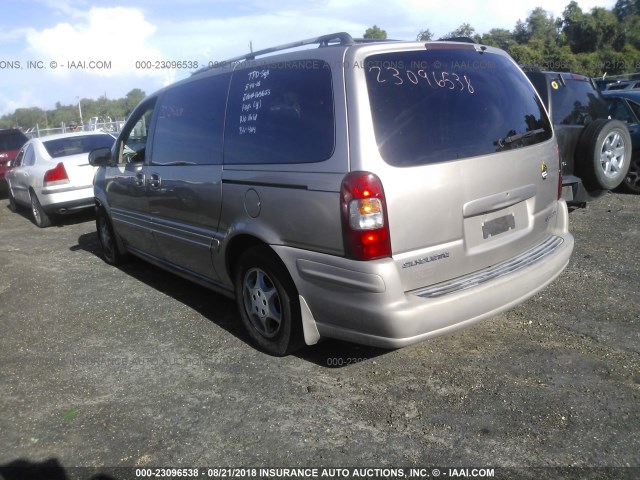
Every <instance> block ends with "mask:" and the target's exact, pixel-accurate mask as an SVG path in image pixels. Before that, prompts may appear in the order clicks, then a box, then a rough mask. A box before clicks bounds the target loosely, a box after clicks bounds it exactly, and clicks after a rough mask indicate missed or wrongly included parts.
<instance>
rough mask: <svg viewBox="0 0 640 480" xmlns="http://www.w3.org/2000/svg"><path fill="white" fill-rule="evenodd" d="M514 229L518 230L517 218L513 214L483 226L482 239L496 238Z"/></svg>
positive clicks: (495, 219)
mask: <svg viewBox="0 0 640 480" xmlns="http://www.w3.org/2000/svg"><path fill="white" fill-rule="evenodd" d="M513 228H516V218H515V217H514V216H513V213H510V214H509V215H505V216H504V217H498V218H494V219H493V220H489V221H488V222H484V223H483V224H482V238H485V239H486V238H489V237H495V236H496V235H500V234H501V233H504V232H508V231H509V230H511V229H513Z"/></svg>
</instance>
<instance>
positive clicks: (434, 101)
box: [364, 44, 552, 166]
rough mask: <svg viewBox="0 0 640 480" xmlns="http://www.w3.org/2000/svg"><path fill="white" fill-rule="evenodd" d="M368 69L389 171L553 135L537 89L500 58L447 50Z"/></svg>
mask: <svg viewBox="0 0 640 480" xmlns="http://www.w3.org/2000/svg"><path fill="white" fill-rule="evenodd" d="M364 68H365V75H366V81H367V88H368V91H369V101H370V105H371V112H372V117H373V124H374V130H375V135H376V141H377V145H378V149H379V151H380V153H381V155H382V157H383V158H384V160H385V161H386V162H387V163H389V164H391V165H395V166H412V165H423V164H429V163H435V162H443V161H447V160H456V159H461V158H468V157H474V156H479V155H486V154H490V153H495V152H501V151H505V150H511V149H514V148H522V147H526V146H529V145H532V144H535V143H538V142H542V141H545V140H548V139H550V138H551V136H552V130H551V125H550V123H549V119H548V118H547V115H546V113H545V111H544V108H543V106H542V104H541V103H540V100H539V99H538V97H537V95H536V93H535V90H534V89H533V87H532V86H531V85H530V83H529V82H528V80H527V79H526V77H525V76H524V74H523V73H522V71H521V70H520V69H519V68H518V67H517V66H516V65H514V64H513V63H512V62H511V61H510V60H509V59H507V58H505V57H504V56H502V55H497V54H492V53H488V52H484V53H479V52H477V51H476V50H475V48H474V47H472V46H470V45H464V46H461V47H460V48H457V47H451V46H450V45H449V44H443V45H442V46H441V47H440V48H438V47H434V48H433V49H432V50H426V51H410V52H393V53H386V54H380V55H371V56H369V57H368V58H367V59H366V61H365V63H364Z"/></svg>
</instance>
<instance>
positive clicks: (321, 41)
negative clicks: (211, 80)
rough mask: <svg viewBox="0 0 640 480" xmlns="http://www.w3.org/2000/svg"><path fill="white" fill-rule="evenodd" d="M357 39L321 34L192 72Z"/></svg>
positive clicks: (347, 35) (200, 71)
mask: <svg viewBox="0 0 640 480" xmlns="http://www.w3.org/2000/svg"><path fill="white" fill-rule="evenodd" d="M355 43H356V41H355V40H354V39H353V37H351V35H349V34H348V33H346V32H337V33H330V34H328V35H321V36H319V37H313V38H307V39H306V40H299V41H297V42H292V43H285V44H283V45H278V46H275V47H271V48H265V49H263V50H258V51H256V52H250V53H247V54H245V55H240V56H238V57H233V58H229V59H227V60H224V61H222V62H217V63H216V64H215V65H209V66H208V67H204V68H201V69H200V70H196V71H195V72H193V73H192V75H196V74H198V73H202V72H206V71H208V70H211V69H212V68H217V67H222V66H226V65H229V64H232V63H238V62H241V61H243V60H255V59H256V57H258V56H260V55H266V54H268V53H274V52H280V51H282V50H289V49H292V48H297V47H302V46H304V45H314V44H318V47H328V46H329V45H331V44H338V45H354V44H355Z"/></svg>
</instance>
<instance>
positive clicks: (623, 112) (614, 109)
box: [607, 97, 633, 123]
mask: <svg viewBox="0 0 640 480" xmlns="http://www.w3.org/2000/svg"><path fill="white" fill-rule="evenodd" d="M607 104H608V106H609V115H611V118H615V119H616V120H620V121H622V122H627V123H633V116H632V115H631V112H630V111H629V108H628V107H627V104H626V103H625V101H624V100H623V99H621V98H617V97H614V98H607Z"/></svg>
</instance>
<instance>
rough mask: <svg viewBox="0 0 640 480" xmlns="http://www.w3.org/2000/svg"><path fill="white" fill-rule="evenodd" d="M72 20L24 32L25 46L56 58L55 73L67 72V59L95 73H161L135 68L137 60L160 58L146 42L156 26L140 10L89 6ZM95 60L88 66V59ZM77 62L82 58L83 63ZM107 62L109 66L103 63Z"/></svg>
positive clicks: (108, 74) (44, 57)
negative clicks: (84, 13) (25, 33)
mask: <svg viewBox="0 0 640 480" xmlns="http://www.w3.org/2000/svg"><path fill="white" fill-rule="evenodd" d="M77 16H78V17H79V19H78V20H77V21H76V22H74V23H59V24H57V25H56V26H54V27H52V28H48V29H45V30H42V31H39V32H38V31H31V32H29V33H28V34H27V43H28V46H29V50H30V52H31V53H32V54H33V55H36V56H37V57H38V58H42V59H46V60H47V63H49V61H51V60H53V61H56V62H57V64H58V67H57V68H56V69H54V70H53V71H54V72H55V73H56V74H63V75H64V74H66V75H68V74H70V73H73V71H74V69H73V68H71V69H70V68H69V63H68V62H74V65H75V66H78V65H80V67H79V68H76V69H79V70H83V71H85V72H87V73H91V74H94V75H96V76H104V77H112V76H115V75H117V76H121V75H130V74H133V75H161V76H164V75H165V74H166V72H162V71H152V70H148V69H140V68H136V61H138V60H150V61H155V60H161V59H163V55H162V53H161V52H160V51H159V50H157V49H156V48H153V47H151V46H150V45H149V43H150V39H151V37H152V36H153V34H154V33H155V32H156V27H155V26H154V25H152V24H151V23H149V22H148V21H147V20H145V18H144V14H143V13H142V11H141V10H139V9H136V8H127V7H112V8H99V7H94V8H91V9H90V10H89V11H88V12H87V14H86V15H84V16H80V15H77ZM91 61H94V62H103V63H101V64H100V63H96V64H95V66H92V65H91V64H89V63H88V62H91ZM80 62H85V63H84V64H82V63H80ZM107 64H109V65H110V68H109V67H106V65H107Z"/></svg>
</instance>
